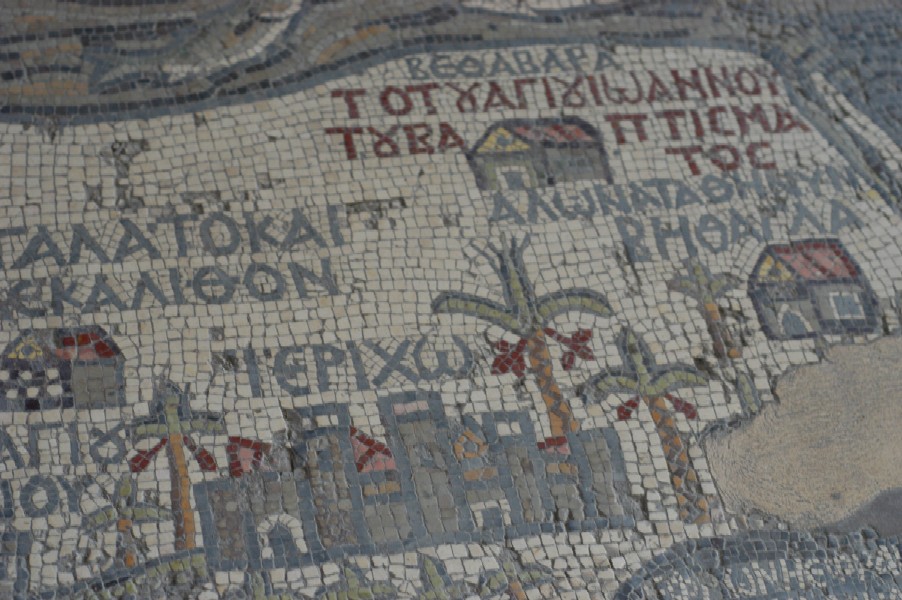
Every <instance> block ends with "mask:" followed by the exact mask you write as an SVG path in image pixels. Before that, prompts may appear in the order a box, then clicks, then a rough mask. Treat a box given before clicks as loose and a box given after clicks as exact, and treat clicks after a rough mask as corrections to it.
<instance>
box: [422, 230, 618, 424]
mask: <svg viewBox="0 0 902 600" xmlns="http://www.w3.org/2000/svg"><path fill="white" fill-rule="evenodd" d="M528 245H529V237H528V236H527V237H526V238H525V239H524V240H523V242H522V243H520V244H517V242H516V240H514V241H511V243H510V245H509V246H507V247H504V248H502V249H501V250H498V249H497V248H495V247H494V246H489V248H490V250H491V251H492V252H493V253H494V257H493V256H489V255H488V254H487V253H486V254H484V256H485V257H486V258H487V259H488V260H489V262H490V264H491V266H492V268H493V270H494V271H495V273H496V274H497V275H498V277H499V279H500V280H501V287H502V292H503V298H504V302H503V303H500V302H496V301H495V300H492V299H490V298H480V297H478V296H474V295H472V294H465V293H461V292H443V293H441V294H439V295H438V296H437V297H436V298H435V300H434V301H433V303H432V310H433V311H434V312H436V313H448V314H453V313H457V314H464V315H471V316H474V317H477V318H479V319H482V320H484V321H487V322H489V323H491V324H493V325H497V326H498V327H500V328H502V329H504V330H506V331H508V332H510V333H513V334H515V335H517V336H519V337H520V341H519V342H518V343H517V344H516V345H515V346H513V347H511V345H510V344H509V343H508V342H506V341H504V340H501V341H499V342H498V343H497V344H496V345H495V350H496V351H498V352H500V354H499V356H498V357H497V358H496V360H495V362H494V364H493V365H492V372H493V373H506V372H508V371H513V372H514V373H515V374H516V375H517V376H518V377H523V376H524V375H525V372H526V360H525V359H526V358H528V361H529V368H528V370H529V372H530V373H531V374H532V375H533V377H535V381H536V384H537V385H538V387H539V390H540V391H541V394H542V400H543V401H544V403H545V407H546V410H547V411H548V419H549V421H550V422H551V435H552V437H553V438H555V439H556V440H558V441H561V440H562V439H564V438H565V436H566V435H567V433H569V432H571V431H577V430H578V429H579V423H578V422H577V421H576V419H574V417H573V413H572V411H571V408H570V405H569V403H568V402H567V400H566V399H565V398H564V395H563V394H562V393H561V388H560V386H559V385H558V383H557V380H556V379H555V377H554V363H553V361H552V359H551V353H550V352H549V350H548V339H549V338H551V339H553V340H555V341H557V342H558V343H561V344H563V345H564V346H565V347H566V348H567V350H566V351H565V353H564V358H563V361H562V362H563V367H564V369H565V370H569V369H570V368H572V366H573V364H574V361H575V359H576V358H577V357H578V358H582V359H592V358H594V356H593V355H592V352H591V350H590V349H589V346H588V341H589V339H590V338H591V336H592V332H591V331H590V330H579V331H577V332H576V333H575V334H574V335H573V336H572V337H566V336H563V335H561V334H559V333H558V332H556V331H555V330H554V329H552V328H550V327H549V326H548V325H549V323H550V322H551V320H552V319H554V317H556V316H558V315H560V314H563V313H566V312H584V313H591V314H595V315H599V316H602V317H606V316H609V315H610V314H611V307H610V305H609V304H608V302H607V300H606V299H605V297H604V296H602V295H601V294H599V293H598V292H595V291H593V290H590V289H584V288H571V289H567V290H562V291H557V292H552V293H550V294H545V295H542V296H537V295H536V292H535V289H534V288H533V285H532V282H530V280H529V278H528V277H527V272H526V263H525V262H524V260H523V252H524V251H525V249H526V248H527V247H528ZM496 259H497V262H496ZM524 355H525V356H524Z"/></svg>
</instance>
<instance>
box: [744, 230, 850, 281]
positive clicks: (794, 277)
mask: <svg viewBox="0 0 902 600" xmlns="http://www.w3.org/2000/svg"><path fill="white" fill-rule="evenodd" d="M859 272H860V271H859V269H858V266H857V265H856V264H855V262H854V261H853V260H852V258H851V257H850V256H849V254H848V252H846V249H845V248H844V247H843V245H842V243H841V242H839V241H838V240H803V241H798V242H791V243H789V244H774V245H772V246H768V247H767V248H766V249H765V250H764V252H762V254H761V258H760V259H759V260H758V264H757V265H756V266H755V269H754V271H752V279H753V280H754V281H756V282H758V283H787V282H797V281H829V280H833V279H853V278H857V277H858V275H859Z"/></svg>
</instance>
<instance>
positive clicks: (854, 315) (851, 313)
mask: <svg viewBox="0 0 902 600" xmlns="http://www.w3.org/2000/svg"><path fill="white" fill-rule="evenodd" d="M830 304H831V305H832V306H833V314H834V315H835V316H836V318H837V319H863V318H864V307H863V306H862V305H861V297H860V296H859V295H858V294H857V293H855V292H830Z"/></svg>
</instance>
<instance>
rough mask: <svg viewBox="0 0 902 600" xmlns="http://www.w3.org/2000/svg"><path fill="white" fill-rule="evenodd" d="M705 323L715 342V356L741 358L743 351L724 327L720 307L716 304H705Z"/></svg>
mask: <svg viewBox="0 0 902 600" xmlns="http://www.w3.org/2000/svg"><path fill="white" fill-rule="evenodd" d="M705 323H706V324H707V325H708V333H710V334H711V339H712V340H713V341H714V355H715V356H717V357H718V358H725V357H729V358H739V357H740V356H742V350H741V349H739V348H737V347H736V345H735V344H734V343H733V336H732V335H730V332H729V331H728V330H727V328H726V327H724V324H723V320H722V319H721V315H720V307H719V306H717V303H716V302H713V301H712V302H705Z"/></svg>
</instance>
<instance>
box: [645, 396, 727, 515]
mask: <svg viewBox="0 0 902 600" xmlns="http://www.w3.org/2000/svg"><path fill="white" fill-rule="evenodd" d="M643 400H644V401H645V404H646V405H647V406H648V410H649V412H651V418H652V420H653V421H654V422H655V426H656V427H655V428H656V429H657V431H658V437H659V438H660V439H661V447H662V448H663V449H664V459H665V460H666V461H667V470H668V471H670V482H671V483H672V484H673V489H674V491H675V492H676V497H677V506H678V507H679V511H680V519H682V520H683V522H685V523H695V524H696V525H702V524H704V523H710V522H711V502H712V501H711V499H710V498H708V497H707V496H705V494H704V493H703V492H702V486H701V482H699V480H698V474H697V473H696V472H695V468H694V467H693V466H692V461H691V459H690V458H689V452H687V450H686V446H685V445H684V444H683V439H682V438H681V437H680V432H679V430H678V429H677V427H676V422H675V421H674V418H673V412H671V411H670V409H669V408H668V407H667V401H666V400H665V399H664V398H662V397H661V396H653V397H646V398H643Z"/></svg>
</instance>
